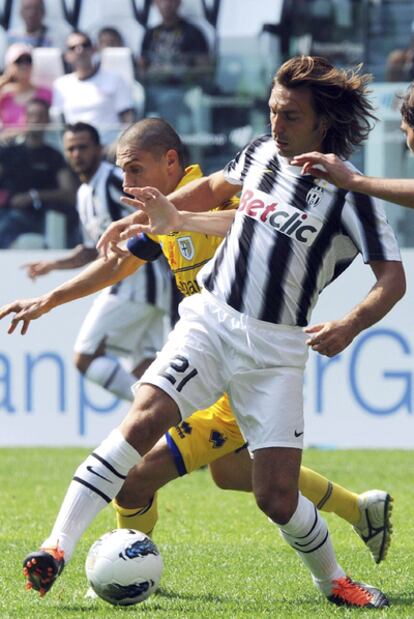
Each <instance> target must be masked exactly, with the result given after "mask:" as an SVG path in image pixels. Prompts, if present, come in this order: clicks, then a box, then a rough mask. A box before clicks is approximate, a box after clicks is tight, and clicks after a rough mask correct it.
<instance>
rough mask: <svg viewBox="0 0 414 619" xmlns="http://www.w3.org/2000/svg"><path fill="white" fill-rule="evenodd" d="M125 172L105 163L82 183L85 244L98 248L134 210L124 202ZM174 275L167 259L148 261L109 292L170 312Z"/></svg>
mask: <svg viewBox="0 0 414 619" xmlns="http://www.w3.org/2000/svg"><path fill="white" fill-rule="evenodd" d="M122 193H123V192H122V170H121V169H120V168H118V167H117V166H115V165H112V164H111V163H109V162H107V161H102V162H101V164H100V166H99V168H98V169H97V171H96V172H95V174H94V176H93V177H92V178H91V180H90V181H89V182H87V183H82V185H81V186H80V187H79V189H78V193H77V204H76V207H77V210H78V213H79V219H80V221H81V224H82V235H83V244H84V245H85V247H90V248H92V247H95V246H96V244H97V242H98V240H99V238H100V236H101V234H102V233H103V232H104V231H105V230H106V228H107V227H108V226H109V225H110V224H111V223H112V222H113V221H115V220H117V219H120V218H121V217H124V216H125V215H128V214H129V213H130V212H131V211H133V210H134V209H130V208H128V207H127V206H125V205H123V204H122V202H120V198H121V196H122ZM170 287H171V276H170V273H169V269H168V265H167V263H166V261H165V259H163V258H161V259H158V260H155V261H154V262H148V263H147V264H145V265H144V266H143V267H141V268H140V269H138V271H137V272H136V273H134V274H133V275H130V276H129V277H127V278H126V279H124V280H123V281H122V282H119V283H118V284H116V285H115V286H112V287H111V288H110V289H109V290H108V291H109V292H110V293H111V294H117V295H119V296H120V297H121V298H125V299H128V300H130V301H141V302H145V303H151V304H152V305H157V306H160V307H162V308H164V309H167V311H168V310H169V307H168V304H169V294H170Z"/></svg>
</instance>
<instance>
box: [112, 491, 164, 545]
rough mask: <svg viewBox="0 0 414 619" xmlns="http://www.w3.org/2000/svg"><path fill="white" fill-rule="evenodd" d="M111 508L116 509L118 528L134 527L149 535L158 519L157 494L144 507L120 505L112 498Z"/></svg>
mask: <svg viewBox="0 0 414 619" xmlns="http://www.w3.org/2000/svg"><path fill="white" fill-rule="evenodd" d="M112 505H113V508H114V509H115V511H116V524H117V527H118V529H136V530H137V531H142V532H143V533H145V534H146V535H151V533H152V531H153V529H154V527H155V525H156V524H157V520H158V508H157V495H156V494H155V495H154V496H153V498H152V499H151V501H150V503H148V505H145V506H144V507H135V508H132V509H131V508H128V507H122V505H119V503H117V502H116V500H115V499H114V500H113V501H112Z"/></svg>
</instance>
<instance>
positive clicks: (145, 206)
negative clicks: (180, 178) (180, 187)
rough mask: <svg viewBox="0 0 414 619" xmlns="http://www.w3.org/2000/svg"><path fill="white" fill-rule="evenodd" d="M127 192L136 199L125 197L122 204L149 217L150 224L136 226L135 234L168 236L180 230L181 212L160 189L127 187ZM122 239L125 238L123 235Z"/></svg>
mask: <svg viewBox="0 0 414 619" xmlns="http://www.w3.org/2000/svg"><path fill="white" fill-rule="evenodd" d="M125 191H126V192H127V193H128V194H130V195H132V196H134V197H133V198H129V197H123V198H121V200H122V202H123V203H124V204H128V205H130V206H134V207H135V208H139V209H141V210H142V211H144V213H145V214H146V215H147V217H148V223H146V224H140V225H138V226H137V225H135V226H134V230H135V233H137V232H144V233H149V234H168V233H169V232H174V231H177V230H180V226H181V215H180V212H179V211H177V209H176V208H175V206H174V204H173V203H172V202H170V201H169V200H168V198H166V197H165V196H164V195H163V194H162V193H161V192H160V191H158V189H156V188H155V187H126V188H125ZM121 238H125V237H124V236H122V235H121Z"/></svg>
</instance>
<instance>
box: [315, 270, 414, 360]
mask: <svg viewBox="0 0 414 619" xmlns="http://www.w3.org/2000/svg"><path fill="white" fill-rule="evenodd" d="M369 264H370V267H371V269H372V271H373V273H374V275H375V278H376V280H377V281H376V283H375V285H374V286H373V287H372V288H371V290H370V291H369V293H368V294H367V296H366V297H365V298H364V299H363V300H362V301H361V303H359V304H358V305H356V306H355V307H354V308H353V309H352V310H351V311H350V312H349V313H348V314H346V315H345V316H344V317H343V318H342V319H341V320H332V321H329V322H322V323H320V324H317V325H313V326H309V327H306V328H305V329H304V331H305V333H309V335H310V337H309V339H308V340H307V342H306V343H307V344H308V346H310V348H312V349H313V350H315V351H316V352H319V353H320V354H321V355H326V356H327V357H333V356H334V355H337V354H338V353H340V352H342V351H343V350H344V349H345V348H346V347H347V346H349V344H350V343H351V342H352V340H353V339H354V338H355V337H356V336H357V335H358V334H359V333H360V332H361V331H363V330H364V329H367V328H368V327H370V326H371V325H373V324H375V323H376V322H378V321H379V320H381V318H383V317H384V316H385V315H386V314H387V313H388V312H389V311H390V310H391V308H392V307H393V306H394V305H395V304H396V303H397V301H399V300H400V299H401V298H402V297H403V296H404V294H405V287H406V284H405V275H404V269H403V266H402V263H401V262H398V261H385V260H375V261H372V262H370V263H369Z"/></svg>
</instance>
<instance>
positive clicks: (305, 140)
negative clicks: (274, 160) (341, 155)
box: [269, 84, 326, 158]
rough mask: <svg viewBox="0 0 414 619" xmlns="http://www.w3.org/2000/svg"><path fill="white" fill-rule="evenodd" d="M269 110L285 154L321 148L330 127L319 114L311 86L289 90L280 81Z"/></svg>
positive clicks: (282, 152) (293, 154)
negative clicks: (315, 106)
mask: <svg viewBox="0 0 414 619" xmlns="http://www.w3.org/2000/svg"><path fill="white" fill-rule="evenodd" d="M269 109H270V125H271V129H272V135H273V138H274V140H275V142H276V147H277V150H278V152H279V154H280V155H281V156H282V157H289V158H290V157H294V156H295V155H300V154H302V153H306V152H309V151H312V150H319V151H320V150H321V147H322V142H323V138H324V136H325V133H326V129H325V125H324V123H323V122H322V121H321V119H320V118H318V116H317V115H316V112H315V110H314V108H313V105H312V93H311V91H310V90H309V89H308V88H306V87H303V88H302V87H299V88H295V89H289V88H285V87H284V86H281V85H280V84H276V85H275V86H274V88H273V90H272V92H271V94H270V99H269Z"/></svg>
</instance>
